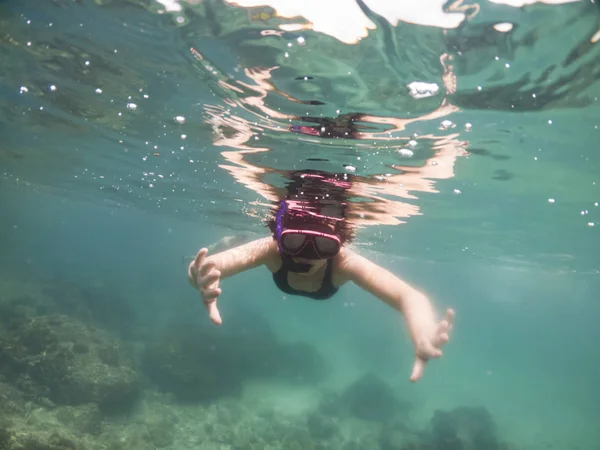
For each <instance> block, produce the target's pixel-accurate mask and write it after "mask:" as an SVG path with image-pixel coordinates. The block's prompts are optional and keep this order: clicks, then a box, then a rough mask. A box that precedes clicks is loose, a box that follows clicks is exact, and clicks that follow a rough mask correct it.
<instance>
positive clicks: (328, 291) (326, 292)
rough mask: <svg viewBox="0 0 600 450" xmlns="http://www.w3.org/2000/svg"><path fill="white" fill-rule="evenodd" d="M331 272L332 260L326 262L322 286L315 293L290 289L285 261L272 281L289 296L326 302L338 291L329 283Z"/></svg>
mask: <svg viewBox="0 0 600 450" xmlns="http://www.w3.org/2000/svg"><path fill="white" fill-rule="evenodd" d="M332 272H333V260H332V259H329V260H327V268H326V269H325V276H324V277H323V284H322V285H321V287H320V288H319V290H318V291H315V292H306V291H299V290H297V289H294V288H293V287H291V286H290V285H289V283H288V280H287V276H288V268H287V266H286V264H285V259H284V260H283V264H282V265H281V269H279V270H278V271H277V272H275V273H274V274H273V280H274V281H275V284H276V285H277V287H278V288H279V289H281V290H282V291H283V292H285V293H286V294H290V295H302V296H304V297H309V298H312V299H315V300H327V299H328V298H329V297H331V296H332V295H333V294H335V293H336V292H337V291H338V288H337V287H335V286H334V285H333V282H332V281H331V273H332Z"/></svg>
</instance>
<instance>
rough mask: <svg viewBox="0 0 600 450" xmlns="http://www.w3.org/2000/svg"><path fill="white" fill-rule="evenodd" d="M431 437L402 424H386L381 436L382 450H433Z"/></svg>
mask: <svg viewBox="0 0 600 450" xmlns="http://www.w3.org/2000/svg"><path fill="white" fill-rule="evenodd" d="M429 438H430V436H429V435H428V434H427V433H425V432H423V431H419V430H415V429H412V428H409V427H407V426H406V425H405V424H404V423H401V422H389V423H386V424H385V425H384V426H383V427H382V429H381V432H380V434H379V448H380V450H433V447H431V445H430V443H429V441H430V439H429Z"/></svg>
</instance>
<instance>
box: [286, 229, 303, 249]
mask: <svg viewBox="0 0 600 450" xmlns="http://www.w3.org/2000/svg"><path fill="white" fill-rule="evenodd" d="M305 241H306V236H304V235H303V234H300V233H290V234H286V235H284V236H282V238H281V245H282V246H283V248H284V249H285V250H287V251H289V252H297V251H298V250H300V248H301V247H302V246H303V245H304V242H305Z"/></svg>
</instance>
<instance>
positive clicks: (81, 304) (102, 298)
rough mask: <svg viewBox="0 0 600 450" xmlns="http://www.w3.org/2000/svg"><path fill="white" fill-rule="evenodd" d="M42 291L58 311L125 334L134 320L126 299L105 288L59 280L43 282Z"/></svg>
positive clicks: (128, 331)
mask: <svg viewBox="0 0 600 450" xmlns="http://www.w3.org/2000/svg"><path fill="white" fill-rule="evenodd" d="M42 292H43V293H44V294H45V295H46V296H47V297H49V298H50V299H51V300H52V302H53V303H54V305H55V310H56V312H58V313H61V314H68V315H70V316H73V317H77V318H78V319H80V320H83V321H84V322H86V323H89V324H93V325H96V326H100V327H102V328H106V329H109V330H111V331H115V332H118V333H119V334H121V335H122V336H129V335H130V334H131V330H132V328H131V327H132V324H133V323H134V319H135V315H134V312H133V308H132V307H131V306H130V304H129V302H128V301H127V299H125V298H123V297H121V296H120V295H119V294H118V293H116V292H111V291H109V290H108V289H106V288H100V287H89V286H85V287H82V286H79V285H77V284H74V283H69V282H61V283H56V284H53V285H49V286H45V287H44V288H43V289H42Z"/></svg>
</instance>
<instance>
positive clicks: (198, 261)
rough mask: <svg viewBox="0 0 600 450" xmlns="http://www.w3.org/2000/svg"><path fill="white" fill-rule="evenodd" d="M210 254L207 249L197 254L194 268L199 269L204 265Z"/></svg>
mask: <svg viewBox="0 0 600 450" xmlns="http://www.w3.org/2000/svg"><path fill="white" fill-rule="evenodd" d="M207 253H208V249H207V248H201V249H200V251H199V252H198V253H197V254H196V257H195V258H194V267H196V268H198V267H200V266H201V265H202V261H204V257H205V256H206V254H207Z"/></svg>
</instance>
